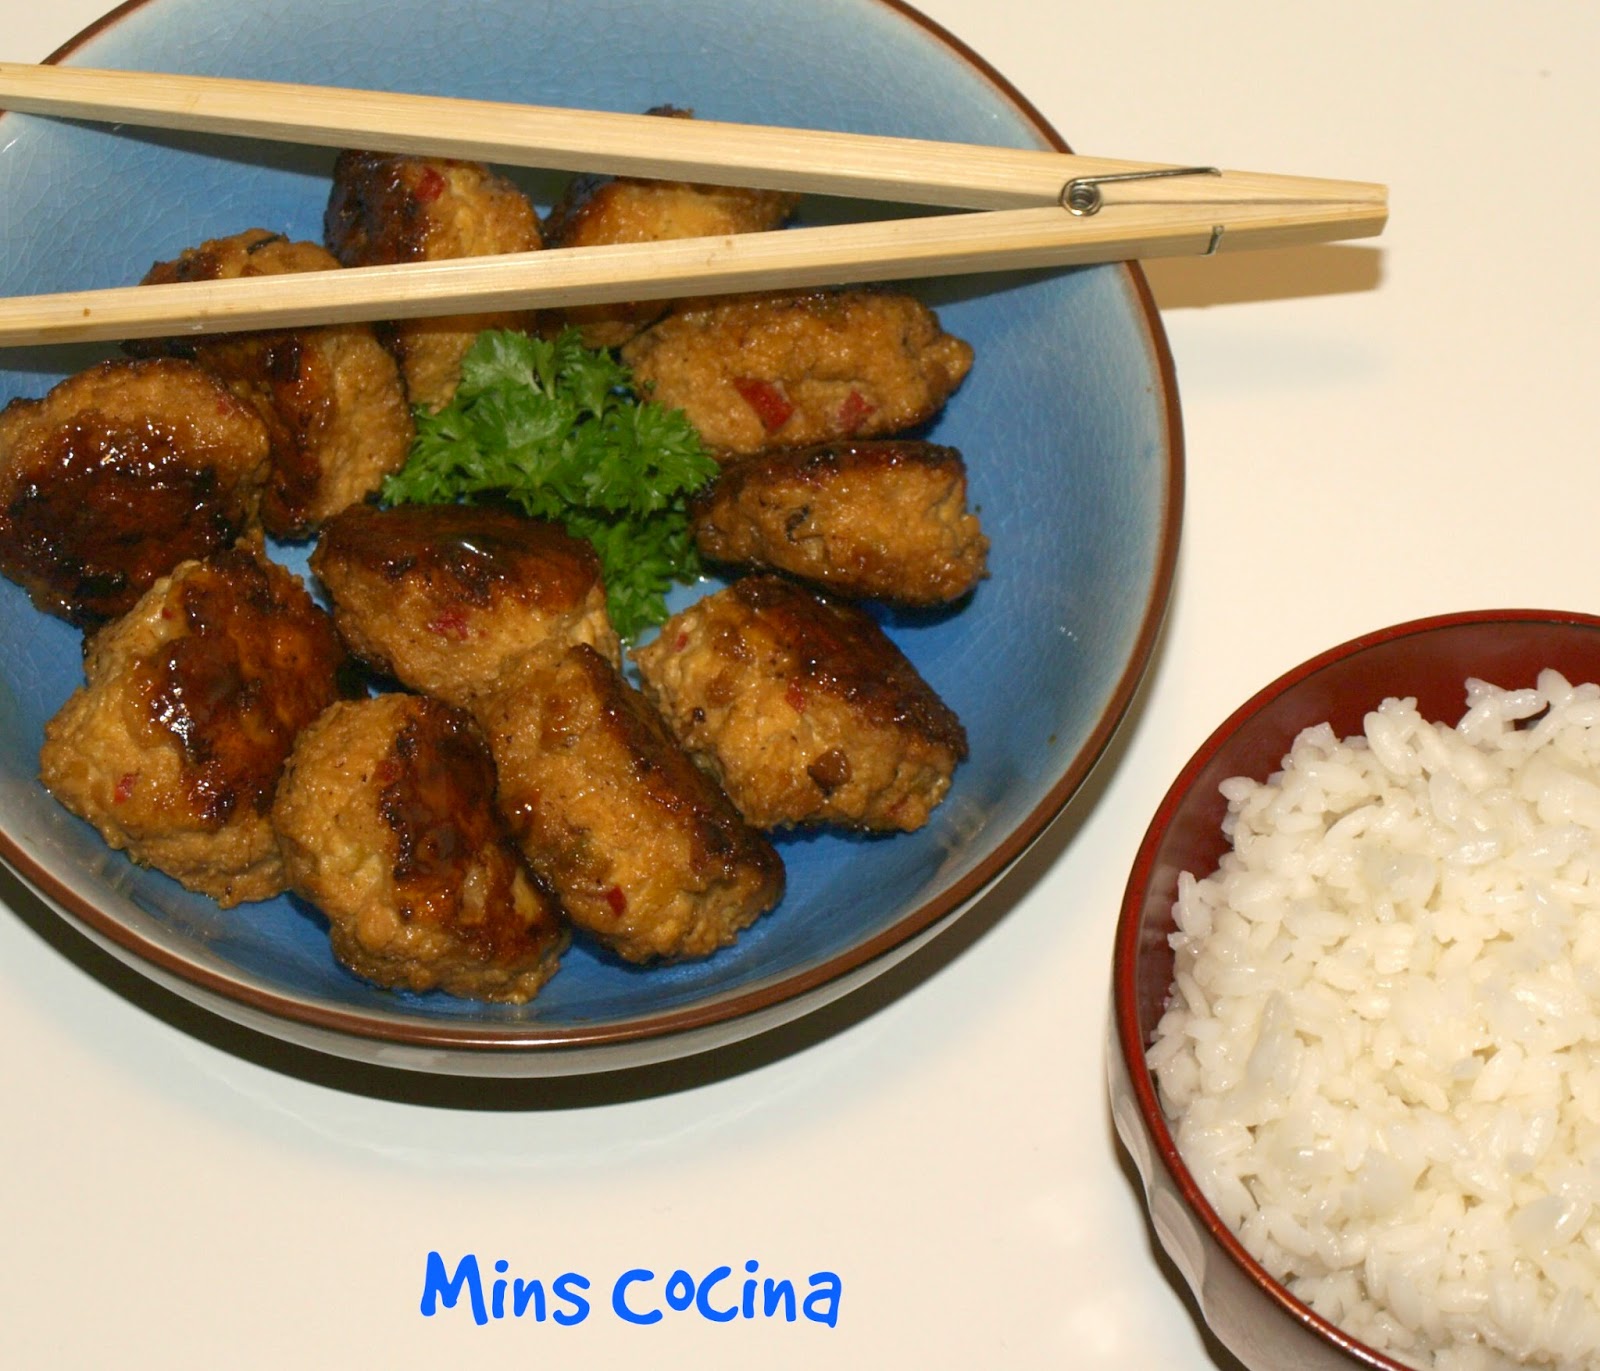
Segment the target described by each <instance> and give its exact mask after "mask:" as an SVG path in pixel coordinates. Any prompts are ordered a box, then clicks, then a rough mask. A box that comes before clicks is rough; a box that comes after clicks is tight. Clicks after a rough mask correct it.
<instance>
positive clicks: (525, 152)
mask: <svg viewBox="0 0 1600 1371" xmlns="http://www.w3.org/2000/svg"><path fill="white" fill-rule="evenodd" d="M0 104H4V105H5V106H6V107H8V108H10V109H13V110H26V111H30V112H40V113H53V114H61V115H72V116H75V117H88V118H94V119H102V120H114V121H116V122H119V123H143V124H154V125H159V126H165V127H174V128H181V129H188V130H198V131H205V132H213V133H227V134H249V135H251V136H255V137H261V138H271V139H276V140H280V141H294V142H308V143H317V144H327V145H331V146H340V147H348V146H359V147H365V148H369V149H374V150H379V151H396V152H418V153H429V154H432V155H436V156H458V157H471V158H474V159H477V160H484V161H492V162H500V163H512V164H523V165H538V166H544V167H551V168H555V169H560V170H579V171H591V172H605V173H612V174H625V175H640V176H648V177H655V178H669V179H683V180H693V181H705V182H717V183H726V184H737V185H747V186H759V187H765V188H771V189H789V190H799V191H812V192H818V193H826V194H834V195H839V194H844V195H859V196H874V197H877V198H883V199H894V200H901V201H908V202H914V203H924V204H935V205H942V206H945V207H947V208H948V207H954V208H965V209H970V210H973V211H976V212H972V213H959V214H949V213H946V214H936V215H931V216H927V217H923V218H912V219H900V220H891V221H887V222H881V223H866V224H845V225H833V226H828V227H820V228H795V229H785V230H781V231H777V232H772V233H754V234H745V235H740V236H737V237H721V238H693V239H677V240H669V241H663V242H654V243H634V244H619V245H613V246H607V247H592V248H566V249H558V250H551V251H545V252H534V253H520V254H513V255H508V256H501V257H476V258H463V259H457V260H453V261H435V262H416V263H406V264H403V265H398V266H389V267H360V268H351V269H347V270H342V271H329V272H312V273H305V274H298V275H283V276H272V277H256V278H245V279H238V280H226V281H205V282H185V283H177V284H170V285H152V286H135V287H125V288H115V289H110V290H98V291H73V292H67V293H63V294H56V295H35V296H21V297H14V298H11V299H4V300H0V346H15V345H19V344H24V343H39V342H45V341H63V342H65V341H94V340H112V339H123V338H138V337H153V336H162V335H174V334H200V333H215V332H227V331H233V330H241V329H253V328H274V327H284V326H288V325H299V324H322V323H345V322H353V321H358V320H371V319H398V318H418V317H426V316H437V315H446V314H458V313H467V312H482V311H489V310H495V309H506V308H519V309H526V308H541V307H543V308H551V307H562V306H570V305H577V304H602V303H608V302H617V301H627V300H645V299H660V298H670V297H674V296H683V295H698V294H715V293H721V292H727V291H746V290H771V289H778V288H782V287H790V286H814V285H843V284H851V283H859V282H863V281H878V280H896V279H905V278H907V277H912V276H926V275H951V274H964V273H973V272H983V271H992V270H997V269H1001V268H1037V267H1060V266H1074V265H1083V264H1088V263H1096V262H1108V261H1120V260H1131V259H1135V258H1140V257H1159V256H1178V255H1186V254H1195V253H1204V252H1215V251H1219V250H1220V251H1232V250H1236V249H1243V248H1262V247H1276V246H1284V245H1288V244H1294V243H1306V242H1322V241H1328V240H1330V239H1342V238H1356V237H1364V236H1368V235H1371V234H1376V233H1379V232H1381V231H1382V229H1383V226H1384V223H1385V221H1386V218H1387V195H1386V191H1385V188H1384V187H1382V186H1380V185H1373V184H1370V183H1367V182H1358V181H1334V180H1325V179H1317V178H1310V177H1293V176H1274V175H1265V174H1261V173H1250V172H1232V171H1230V172H1216V171H1214V169H1210V168H1180V167H1172V166H1167V165H1165V164H1160V163H1148V162H1125V161H1112V160H1109V159H1105V158H1085V157H1078V156H1075V155H1071V154H1066V153H1054V152H1041V151H1029V150H1021V149H1008V148H987V147H974V146H968V145H965V144H951V143H929V142H922V141H919V140H915V139H899V138H883V137H878V136H874V135H856V134H842V133H826V132H816V131H812V130H797V129H779V128H764V127H760V126H755V125H738V124H718V123H711V122H702V121H699V120H683V119H661V118H655V117H651V116H647V115H622V114H609V113H602V112H594V111H581V110H557V109H548V108H535V107H529V106H516V105H503V104H489V103H484V102H478V101H470V100H455V99H441V98H436V97H430V96H411V95H389V94H385V93H381V92H379V93H374V92H364V91H343V90H333V89H328V88H322V87H311V86H282V85H275V84H272V83H266V82H249V81H234V80H224V79H219V78H209V77H186V76H166V75H155V74H146V73H134V72H107V71H93V70H85V69H81V68H71V67H51V66H46V67H30V66H24V65H20V64H16V63H0ZM1202 173H1203V174H1202ZM1074 189H1076V190H1078V191H1086V192H1087V200H1085V199H1083V198H1080V197H1079V196H1078V195H1076V194H1074V195H1069V191H1072V190H1074ZM1069 204H1071V205H1076V206H1077V207H1078V208H1077V211H1073V210H1069V208H1067V206H1068V205H1069Z"/></svg>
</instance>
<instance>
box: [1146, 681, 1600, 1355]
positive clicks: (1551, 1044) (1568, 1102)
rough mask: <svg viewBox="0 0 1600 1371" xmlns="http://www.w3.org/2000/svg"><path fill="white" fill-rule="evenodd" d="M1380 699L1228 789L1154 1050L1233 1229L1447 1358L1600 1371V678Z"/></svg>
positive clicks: (1179, 939)
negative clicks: (1439, 715) (1360, 719)
mask: <svg viewBox="0 0 1600 1371" xmlns="http://www.w3.org/2000/svg"><path fill="white" fill-rule="evenodd" d="M1466 696H1467V704H1466V712H1465V714H1464V715H1463V716H1462V718H1461V720H1460V722H1459V723H1458V724H1457V725H1456V727H1455V728H1453V729H1452V728H1449V727H1447V726H1444V725H1437V724H1429V723H1427V722H1426V721H1424V720H1423V719H1422V718H1421V716H1420V715H1419V714H1418V713H1417V710H1416V705H1415V702H1414V701H1412V700H1402V699H1390V700H1385V701H1384V702H1383V704H1382V705H1381V706H1380V707H1379V708H1378V709H1376V710H1374V711H1372V712H1371V713H1369V714H1368V715H1367V717H1366V719H1365V721H1364V728H1363V734H1362V735H1361V736H1359V737H1355V738H1350V739H1339V738H1337V737H1336V736H1335V735H1334V733H1333V730H1332V729H1331V728H1329V727H1328V726H1327V725H1326V724H1323V725H1319V726H1317V727H1315V728H1310V729H1307V730H1305V731H1304V732H1303V733H1302V734H1301V735H1300V736H1299V737H1298V738H1297V739H1296V740H1295V743H1294V745H1293V748H1292V749H1291V751H1290V754H1289V756H1288V757H1286V758H1285V759H1284V763H1283V766H1282V768H1281V770H1279V771H1278V772H1277V773H1275V774H1274V775H1273V776H1272V777H1271V778H1269V780H1268V781H1267V782H1265V783H1264V784H1261V783H1257V782H1255V781H1252V780H1249V779H1247V778H1235V779H1231V780H1229V781H1227V782H1226V783H1225V784H1224V785H1223V787H1222V791H1223V794H1224V795H1225V796H1226V798H1227V800H1228V816H1227V819H1226V820H1225V823H1224V830H1225V832H1226V833H1227V834H1228V836H1229V838H1230V840H1231V842H1232V850H1231V851H1230V852H1229V853H1228V854H1227V855H1225V856H1224V857H1223V859H1222V862H1221V865H1220V868H1219V870H1218V871H1217V872H1215V873H1214V874H1212V875H1210V876H1207V877H1205V878H1204V879H1196V878H1194V877H1193V876H1191V875H1185V876H1184V877H1183V878H1182V879H1180V881H1179V885H1178V896H1177V906H1176V919H1177V926H1178V931H1177V932H1176V933H1175V934H1174V935H1173V939H1172V942H1173V948H1174V951H1175V955H1176V973H1175V977H1174V990H1173V994H1172V997H1171V1001H1170V1003H1169V1006H1168V1009H1167V1012H1166V1014H1165V1015H1164V1017H1163V1019H1162V1021H1161V1024H1160V1026H1159V1028H1158V1029H1157V1033H1156V1037H1155V1041H1154V1043H1153V1044H1152V1046H1151V1048H1150V1052H1149V1063H1150V1067H1151V1070H1152V1071H1153V1072H1154V1074H1155V1076H1156V1080H1157V1083H1158V1085H1159V1087H1160V1090H1161V1095H1162V1101H1163V1105H1164V1107H1165V1108H1166V1110H1167V1113H1168V1115H1169V1118H1170V1119H1171V1120H1172V1123H1173V1129H1174V1133H1175V1136H1176V1138H1177V1142H1178V1146H1179V1149H1180V1150H1181V1151H1182V1153H1183V1156H1184V1159H1185V1161H1186V1162H1187V1164H1188V1165H1189V1167H1190V1169H1191V1170H1192V1171H1193V1172H1194V1174H1195V1177H1196V1180H1197V1181H1198V1182H1199V1184H1200V1186H1201V1188H1202V1189H1203V1190H1204V1191H1205V1193H1206V1195H1207V1197H1208V1199H1210V1200H1211V1202H1212V1204H1213V1205H1214V1206H1215V1207H1216V1209H1217V1211H1218V1213H1219V1214H1220V1215H1221V1216H1222V1218H1223V1219H1224V1221H1225V1222H1227V1223H1228V1224H1229V1225H1230V1226H1231V1227H1233V1228H1234V1230H1235V1231H1237V1232H1238V1233H1239V1234H1240V1236H1241V1240H1242V1241H1244V1243H1245V1245H1246V1247H1247V1249H1248V1250H1250V1251H1251V1252H1252V1253H1253V1254H1254V1255H1255V1256H1256V1258H1257V1259H1258V1260H1260V1261H1261V1262H1262V1263H1263V1265H1265V1266H1266V1268H1267V1269H1268V1270H1269V1271H1270V1272H1272V1274H1273V1275H1274V1276H1276V1277H1278V1278H1279V1279H1280V1280H1282V1281H1284V1282H1285V1283H1286V1284H1287V1285H1288V1286H1289V1288H1290V1289H1291V1290H1293V1291H1294V1292H1295V1293H1296V1294H1297V1295H1298V1296H1299V1297H1300V1298H1301V1299H1303V1300H1304V1301H1305V1302H1306V1303H1307V1304H1309V1305H1310V1306H1311V1307H1312V1308H1314V1309H1316V1310H1318V1311H1319V1312H1320V1313H1322V1314H1324V1315H1325V1316H1326V1317H1328V1318H1330V1319H1332V1320H1333V1321H1334V1322H1336V1323H1338V1324H1339V1325H1340V1326H1341V1327H1343V1328H1344V1329H1346V1330H1347V1331H1348V1332H1350V1333H1351V1334H1353V1335H1355V1336H1356V1337H1358V1338H1360V1339H1362V1340H1363V1341H1365V1342H1368V1343H1370V1344H1372V1345H1373V1346H1376V1347H1378V1348H1380V1349H1382V1350H1384V1351H1386V1352H1387V1353H1388V1354H1389V1355H1390V1356H1393V1357H1395V1358H1396V1359H1397V1360H1401V1361H1404V1362H1406V1363H1407V1364H1410V1365H1415V1366H1417V1367H1426V1368H1437V1371H1501V1369H1502V1368H1510V1367H1525V1366H1533V1367H1545V1368H1555V1369H1557V1371H1578V1369H1579V1368H1589V1367H1594V1366H1597V1365H1600V686H1596V685H1574V684H1572V683H1570V682H1569V681H1567V680H1566V679H1565V678H1563V677H1562V676H1561V675H1560V674H1559V673H1557V672H1554V671H1544V672H1541V673H1539V676H1538V679H1537V681H1536V683H1535V685H1534V686H1532V687H1529V688H1525V689H1517V690H1503V689H1499V688H1497V687H1495V686H1492V685H1489V684H1487V683H1485V682H1482V681H1476V680H1472V681H1468V682H1467V687H1466Z"/></svg>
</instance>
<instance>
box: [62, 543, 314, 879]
mask: <svg viewBox="0 0 1600 1371" xmlns="http://www.w3.org/2000/svg"><path fill="white" fill-rule="evenodd" d="M343 662H344V654H343V652H342V650H341V649H340V647H339V643H338V639H337V636H336V635H335V633H334V631H333V624H332V622H331V621H330V620H329V618H328V616H327V614H326V613H325V612H324V611H323V610H321V609H320V608H318V606H317V605H316V604H315V603H314V602H313V601H312V599H311V597H310V596H309V595H308V594H307V593H306V591H305V588H304V587H303V586H302V585H301V584H300V582H299V581H298V580H297V579H296V578H295V577H294V576H293V575H292V574H291V573H289V572H288V571H286V570H284V569H283V568H282V567H279V566H277V565H275V564H274V563H272V562H269V561H268V560H267V559H266V557H265V556H264V554H263V553H262V551H261V548H260V545H259V543H258V542H246V543H244V544H241V545H240V546H239V547H237V548H232V549H229V550H227V551H224V552H221V553H218V554H217V555H216V556H215V557H213V558H211V559H210V560H208V561H204V562H198V561H195V562H185V563H184V564H183V565H182V566H180V567H179V568H178V569H177V570H176V571H174V572H173V573H172V575H171V576H170V577H167V578H164V579H162V580H160V581H158V582H157V583H156V584H155V585H153V586H152V587H151V588H150V590H149V591H147V592H146V593H145V595H144V597H143V598H142V599H141V600H140V601H139V603H138V604H137V605H135V606H134V608H133V610H132V611H131V612H130V613H128V614H127V615H125V616H124V617H123V618H121V619H118V620H116V621H115V622H114V623H111V624H108V625H107V626H106V627H105V628H103V629H101V630H100V632H99V633H97V634H95V635H94V637H93V638H92V639H91V640H90V641H89V644H88V652H87V655H86V660H85V675H86V677H87V680H86V684H85V685H84V686H83V687H82V688H80V689H79V690H78V691H76V692H75V693H74V694H73V695H72V697H71V698H70V699H69V700H68V701H67V703H66V704H65V705H64V706H63V707H62V708H61V710H60V712H59V713H57V714H56V716H55V718H53V719H52V720H51V721H50V722H49V724H48V725H46V727H45V741H44V747H43V749H42V751H41V753H40V758H39V770H40V777H41V779H42V780H43V782H44V784H45V786H46V787H47V788H48V789H49V790H50V792H51V793H52V794H53V795H54V796H55V797H56V798H57V799H58V800H60V801H61V803H62V804H63V805H65V806H66V807H67V808H68V809H70V810H71V811H72V812H73V813H74V814H76V815H78V816H79V817H80V818H82V819H85V820H87V821H88V822H89V823H91V824H93V825H94V826H95V827H96V828H97V829H99V830H100V833H101V834H102V836H103V837H104V838H105V840H106V841H107V842H108V843H110V844H111V846H112V847H115V848H124V849H126V850H127V853H128V855H129V856H130V857H132V858H133V860H134V861H136V862H139V863H141V864H143V865H146V866H153V867H155V868H156V869H157V870H160V871H164V872H166V873H167V875H169V876H172V877H173V878H175V879H176V880H178V881H181V882H182V883H183V884H184V885H185V886H187V887H188V888H189V889H191V890H197V891H199V892H200V893H202V894H205V895H210V896H211V897H212V898H213V899H215V900H216V901H217V902H218V903H219V904H223V905H233V904H237V903H238V902H239V901H241V900H261V899H266V898H268V897H269V896H272V895H275V894H277V893H278V892H279V891H281V890H282V889H283V866H282V862H281V861H280V860H279V853H278V844H277V840H276V838H275V837H274V836H273V832H272V825H271V821H270V817H269V814H270V810H271V806H272V796H273V791H274V790H275V788H276V787H277V783H278V777H279V774H280V773H281V771H282V770H283V763H284V760H285V758H287V757H288V755H289V749H290V747H291V746H292V745H293V743H294V739H295V735H296V734H298V733H299V731H300V730H301V729H302V728H304V727H305V726H306V725H307V724H308V723H310V722H311V721H312V720H313V719H314V718H316V717H317V715H318V714H320V713H321V712H322V711H323V710H324V709H325V708H326V707H327V706H328V705H330V704H331V703H333V701H334V700H335V699H336V698H337V696H338V693H339V683H340V677H339V672H340V667H341V665H342V664H343Z"/></svg>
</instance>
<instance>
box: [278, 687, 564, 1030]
mask: <svg viewBox="0 0 1600 1371" xmlns="http://www.w3.org/2000/svg"><path fill="white" fill-rule="evenodd" d="M494 788H495V777H494V763H493V761H492V760H491V759H490V756H489V749H488V747H487V745H486V744H485V743H484V741H483V736H482V735H481V734H480V733H479V731H478V728H477V726H476V725H475V724H474V723H473V721H472V719H471V717H470V716H469V715H467V714H465V713H463V712H462V711H460V710H457V709H454V708H452V707H451V706H449V705H446V704H443V703H441V702H440V701H437V700H430V699H427V698H425V697H423V696H418V695H399V694H395V695H380V696H375V697H373V698H370V699H364V700H359V701H344V702H341V703H339V704H335V705H333V706H331V707H330V708H329V709H327V710H326V711H325V712H324V713H323V714H322V715H321V717H320V718H318V719H317V720H316V722H315V723H313V724H312V725H311V726H310V727H309V728H307V729H306V730H305V731H304V732H303V733H301V735H300V737H299V739H298V740H297V742H296V743H295V747H294V751H293V752H292V753H291V754H290V757H289V764H288V766H287V767H286V768H285V770H284V774H283V779H282V781H281V782H279V785H278V794H277V799H276V801H275V802H274V804H273V809H272V821H273V826H274V827H275V829H276V830H277V834H278V842H279V846H280V847H281V849H282V851H283V862H284V868H285V870H286V872H287V874H288V881H289V887H290V889H292V890H293V891H294V892H295V893H296V894H298V895H300V896H302V897H303V898H305V899H307V900H310V901H311V902H312V903H313V904H315V905H316V906H317V907H318V908H319V909H321V910H322V912H323V913H324V914H326V915H327V917H328V923H329V937H330V939H331V940H332V944H333V951H334V954H335V955H336V956H337V957H338V958H339V960H340V961H341V962H343V963H344V964H345V965H346V966H347V967H349V968H350V969H351V970H352V971H354V972H355V973H356V974H357V975H359V976H364V977H365V978H366V979H368V980H370V981H374V982H376V983H377V984H378V985H382V986H389V987H402V988H406V989H410V990H419V991H421V990H433V989H436V988H438V989H442V990H444V991H446V992H447V993H449V994H451V995H460V996H464V997H467V998H470V999H480V1000H494V1001H500V1002H504V1003H509V1004H523V1003H526V1002H527V1001H528V1000H530V999H532V998H533V997H534V995H535V994H537V993H538V990H539V987H540V986H542V985H543V984H544V983H545V982H546V981H547V980H549V978H550V976H551V975H552V974H553V973H554V972H555V970H556V967H557V965H558V964H559V960H560V954H561V951H562V949H563V948H564V947H565V946H566V942H567V933H566V930H565V927H564V925H563V924H562V923H561V921H560V918H559V916H558V911H557V908H556V905H555V902H554V900H553V899H552V898H551V897H550V895H549V894H548V893H547V892H545V891H544V890H543V889H541V888H540V886H539V885H538V884H537V883H536V882H535V881H534V880H533V878H532V877H531V875H530V874H529V872H528V869H527V867H526V865H525V864H524V863H523V860H522V857H521V855H520V853H518V851H517V849H516V846H515V844H514V843H512V841H511V838H510V836H509V834H508V833H507V832H506V828H505V824H504V821H503V820H502V819H501V817H500V814H499V811H498V810H497V809H496V808H495V803H494Z"/></svg>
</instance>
